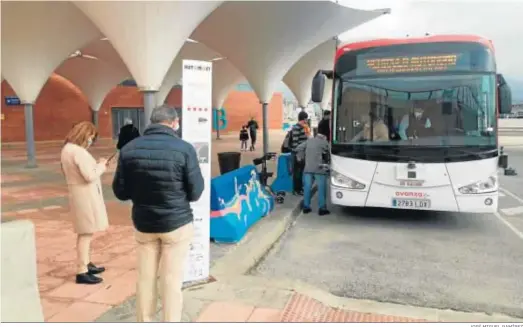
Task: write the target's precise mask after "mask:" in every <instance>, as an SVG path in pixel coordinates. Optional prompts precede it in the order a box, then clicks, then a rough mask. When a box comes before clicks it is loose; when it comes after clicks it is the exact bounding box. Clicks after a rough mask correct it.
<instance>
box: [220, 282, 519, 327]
mask: <svg viewBox="0 0 523 327" xmlns="http://www.w3.org/2000/svg"><path fill="white" fill-rule="evenodd" d="M223 282H224V283H228V284H229V285H234V286H236V287H237V288H240V289H245V288H247V287H251V288H252V287H262V288H271V289H277V290H281V291H290V292H296V293H299V294H303V295H305V296H307V297H310V298H312V299H314V300H316V301H318V302H321V303H322V304H324V305H326V306H329V307H332V308H337V309H341V310H348V311H356V312H361V313H371V314H376V315H386V316H400V317H408V318H413V319H424V320H428V321H431V322H510V323H514V322H517V323H519V322H523V318H517V317H511V316H508V315H505V314H501V313H484V312H463V311H456V310H452V309H436V308H424V307H416V306H411V305H407V304H396V303H388V302H379V301H373V300H362V299H354V298H345V297H339V296H336V295H334V294H332V293H330V292H328V291H326V290H323V289H321V288H319V287H316V286H313V285H311V284H308V283H305V282H302V281H299V280H288V279H271V278H265V277H258V276H241V277H237V278H230V279H229V280H224V281H223ZM234 286H233V287H234Z"/></svg>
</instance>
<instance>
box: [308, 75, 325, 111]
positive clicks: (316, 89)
mask: <svg viewBox="0 0 523 327" xmlns="http://www.w3.org/2000/svg"><path fill="white" fill-rule="evenodd" d="M324 90H325V75H323V72H322V71H321V70H318V72H317V73H316V75H314V78H313V79H312V90H311V100H312V102H314V103H320V102H321V101H322V100H323V91H324Z"/></svg>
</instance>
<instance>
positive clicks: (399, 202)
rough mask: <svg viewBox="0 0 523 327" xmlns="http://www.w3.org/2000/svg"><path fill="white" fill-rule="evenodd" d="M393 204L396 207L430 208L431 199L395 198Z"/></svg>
mask: <svg viewBox="0 0 523 327" xmlns="http://www.w3.org/2000/svg"><path fill="white" fill-rule="evenodd" d="M392 206H393V207H395V208H411V209H428V208H430V200H420V199H396V198H393V199H392Z"/></svg>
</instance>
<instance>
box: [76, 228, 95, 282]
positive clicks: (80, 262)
mask: <svg viewBox="0 0 523 327" xmlns="http://www.w3.org/2000/svg"><path fill="white" fill-rule="evenodd" d="M92 239H93V234H78V236H77V237H76V261H77V270H76V273H77V274H83V273H86V272H87V270H88V269H87V265H88V264H89V262H90V261H91V258H90V257H91V254H90V252H91V240H92Z"/></svg>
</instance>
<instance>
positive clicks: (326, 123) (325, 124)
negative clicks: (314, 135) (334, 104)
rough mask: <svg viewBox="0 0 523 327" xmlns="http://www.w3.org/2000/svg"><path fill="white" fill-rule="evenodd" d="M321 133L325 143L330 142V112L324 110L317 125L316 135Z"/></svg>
mask: <svg viewBox="0 0 523 327" xmlns="http://www.w3.org/2000/svg"><path fill="white" fill-rule="evenodd" d="M320 130H321V131H322V134H323V135H324V136H325V137H326V138H327V141H330V140H331V112H330V110H325V111H324V112H323V118H322V119H321V120H320V122H319V123H318V133H319V132H320Z"/></svg>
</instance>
